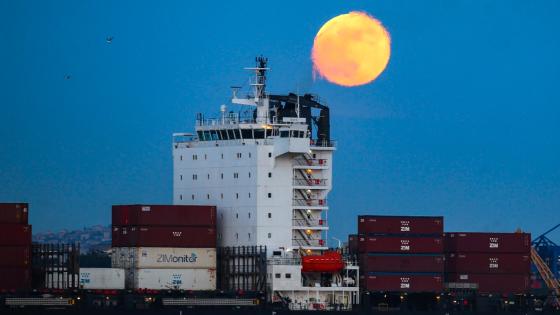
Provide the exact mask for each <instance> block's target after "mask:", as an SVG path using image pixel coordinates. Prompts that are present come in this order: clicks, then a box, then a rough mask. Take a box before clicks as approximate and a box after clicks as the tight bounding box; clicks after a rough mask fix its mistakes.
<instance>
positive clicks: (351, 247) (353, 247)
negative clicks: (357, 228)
mask: <svg viewBox="0 0 560 315" xmlns="http://www.w3.org/2000/svg"><path fill="white" fill-rule="evenodd" d="M348 252H349V253H350V254H352V255H354V254H357V253H358V235H357V234H350V235H348Z"/></svg>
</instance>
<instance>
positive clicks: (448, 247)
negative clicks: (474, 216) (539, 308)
mask: <svg viewBox="0 0 560 315" xmlns="http://www.w3.org/2000/svg"><path fill="white" fill-rule="evenodd" d="M444 242H445V256H446V262H445V272H446V274H445V278H446V282H447V283H448V284H447V285H448V286H449V287H450V288H473V289H475V288H476V289H478V292H479V293H495V294H521V293H526V292H527V291H528V290H529V287H530V272H531V235H530V234H528V233H471V232H469V233H462V232H453V233H446V234H445V237H444Z"/></svg>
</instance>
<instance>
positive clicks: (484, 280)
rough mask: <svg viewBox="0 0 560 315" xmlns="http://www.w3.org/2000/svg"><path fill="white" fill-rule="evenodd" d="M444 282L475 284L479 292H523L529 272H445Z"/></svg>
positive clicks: (527, 287) (528, 278)
mask: <svg viewBox="0 0 560 315" xmlns="http://www.w3.org/2000/svg"><path fill="white" fill-rule="evenodd" d="M445 282H447V283H461V284H465V283H470V284H476V285H477V286H478V292H479V293H494V294H523V293H527V291H528V290H529V288H530V284H531V279H530V276H529V274H476V273H446V274H445Z"/></svg>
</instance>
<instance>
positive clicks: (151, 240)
mask: <svg viewBox="0 0 560 315" xmlns="http://www.w3.org/2000/svg"><path fill="white" fill-rule="evenodd" d="M112 234H113V239H112V247H141V246H143V247H188V248H215V247H216V229H215V228H211V227H193V226H132V227H130V226H129V227H126V226H125V227H118V226H114V227H113V233H112Z"/></svg>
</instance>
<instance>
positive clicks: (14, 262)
mask: <svg viewBox="0 0 560 315" xmlns="http://www.w3.org/2000/svg"><path fill="white" fill-rule="evenodd" d="M30 265H31V246H17V247H16V246H2V247H0V268H4V267H22V268H24V267H27V266H30ZM0 281H1V280H0Z"/></svg>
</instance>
